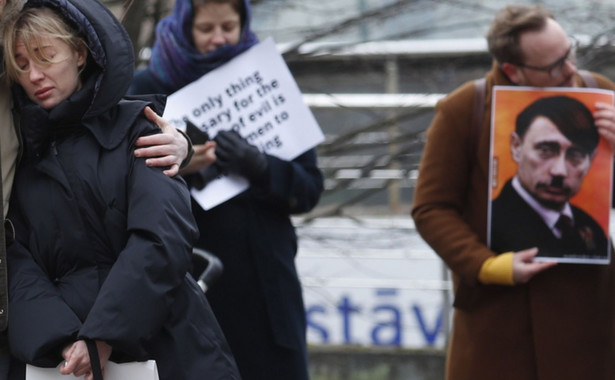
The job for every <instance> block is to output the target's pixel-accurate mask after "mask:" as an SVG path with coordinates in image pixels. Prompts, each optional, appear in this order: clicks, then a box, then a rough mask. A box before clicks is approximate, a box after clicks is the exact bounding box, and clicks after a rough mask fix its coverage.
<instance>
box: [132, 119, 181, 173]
mask: <svg viewBox="0 0 615 380" xmlns="http://www.w3.org/2000/svg"><path fill="white" fill-rule="evenodd" d="M143 112H144V113H145V116H146V117H147V118H148V119H149V120H150V121H151V122H153V123H154V124H156V125H157V126H158V127H159V128H160V129H161V130H162V133H159V134H156V135H151V136H143V137H139V138H138V139H137V142H136V145H137V146H146V148H139V149H136V150H135V157H146V158H148V159H147V160H145V164H146V165H147V166H159V167H167V166H168V167H169V168H168V169H167V170H165V171H164V174H166V175H168V176H169V177H172V176H174V175H176V174H177V172H178V171H179V166H180V165H181V163H182V161H183V160H184V159H185V158H186V157H187V156H188V141H187V140H186V138H185V137H184V136H183V135H182V134H181V133H179V132H178V131H177V129H175V128H174V127H173V126H172V125H171V123H169V122H168V121H166V120H165V119H163V118H161V117H160V116H158V115H157V114H156V113H155V112H154V111H152V109H151V108H149V107H145V109H144V111H143Z"/></svg>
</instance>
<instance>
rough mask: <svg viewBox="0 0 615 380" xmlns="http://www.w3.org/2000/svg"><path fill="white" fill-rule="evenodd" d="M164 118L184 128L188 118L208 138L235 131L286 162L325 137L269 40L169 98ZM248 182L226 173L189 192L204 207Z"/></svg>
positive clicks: (246, 184) (245, 186) (234, 192)
mask: <svg viewBox="0 0 615 380" xmlns="http://www.w3.org/2000/svg"><path fill="white" fill-rule="evenodd" d="M163 116H164V118H166V119H167V120H169V121H170V122H172V123H173V124H174V125H175V126H177V127H178V128H182V129H184V128H185V122H184V120H186V119H187V120H190V121H191V122H192V123H193V124H195V125H196V126H197V127H199V128H200V129H201V130H203V131H204V132H207V133H208V134H209V136H210V137H212V138H213V137H215V135H216V134H217V133H218V132H219V131H221V130H235V131H237V132H239V134H240V135H241V136H243V137H244V138H245V139H246V140H247V141H248V142H249V143H250V144H252V145H254V146H256V147H258V148H259V150H261V151H262V152H266V153H267V154H271V155H273V156H276V157H279V158H281V159H284V160H292V159H294V158H295V157H297V156H299V155H300V154H301V153H304V152H305V151H307V150H308V149H311V148H313V147H315V146H316V145H318V144H319V143H320V142H322V141H323V140H324V136H323V134H322V131H321V130H320V127H319V126H318V124H317V123H316V120H315V119H314V116H313V115H312V113H311V111H310V109H309V108H308V107H307V105H306V104H305V103H304V102H303V98H302V96H301V92H300V91H299V88H298V87H297V84H296V83H295V81H294V79H293V77H292V75H291V73H290V71H289V70H288V67H287V66H286V63H285V62H284V60H283V58H282V56H281V55H280V54H279V53H278V51H277V50H276V47H275V44H274V42H273V39H271V38H269V39H267V40H265V41H264V42H261V43H260V44H258V45H256V46H254V47H252V48H251V49H250V50H248V51H246V52H245V53H243V54H241V55H239V56H237V57H236V58H235V59H233V60H232V61H230V62H229V63H227V64H225V65H224V66H221V67H219V68H218V69H216V70H213V71H211V72H209V73H207V74H206V75H204V76H203V77H202V78H201V79H199V80H197V81H195V82H193V83H191V84H189V85H188V86H186V87H184V88H182V89H181V90H179V91H177V92H175V93H174V94H172V95H171V96H169V97H168V100H167V107H166V110H165V112H164V115H163ZM248 186H249V184H248V181H247V180H246V179H245V178H242V177H239V176H236V175H228V176H222V177H220V178H218V179H215V180H213V181H212V182H210V183H209V184H208V185H207V186H206V187H205V188H203V189H202V190H192V195H193V197H194V198H195V199H196V200H197V201H198V202H199V204H200V205H201V207H203V208H204V209H205V210H208V209H210V208H212V207H214V206H216V205H218V204H220V203H222V202H224V201H226V200H228V199H230V198H232V197H234V196H235V195H237V194H239V193H241V192H242V191H244V190H246V189H247V188H248Z"/></svg>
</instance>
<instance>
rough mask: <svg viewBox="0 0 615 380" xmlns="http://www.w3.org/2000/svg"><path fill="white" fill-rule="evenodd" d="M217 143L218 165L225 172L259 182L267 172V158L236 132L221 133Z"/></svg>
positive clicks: (218, 135)
mask: <svg viewBox="0 0 615 380" xmlns="http://www.w3.org/2000/svg"><path fill="white" fill-rule="evenodd" d="M214 141H215V142H216V164H217V165H218V166H219V167H220V169H222V171H223V172H225V173H226V172H228V173H237V174H239V175H241V176H243V177H246V178H247V179H249V180H250V181H257V180H259V179H261V178H262V177H263V175H264V174H265V173H266V172H267V165H268V163H267V157H266V156H265V155H264V154H263V153H261V152H260V151H259V150H258V148H257V147H255V146H254V145H250V143H248V142H247V141H246V140H245V139H244V138H243V137H241V135H240V134H239V133H237V132H236V131H220V132H218V134H217V135H216V137H215V138H214Z"/></svg>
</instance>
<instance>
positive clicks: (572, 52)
mask: <svg viewBox="0 0 615 380" xmlns="http://www.w3.org/2000/svg"><path fill="white" fill-rule="evenodd" d="M578 48H579V41H577V40H576V39H575V38H574V37H570V47H569V48H568V51H567V52H566V54H565V55H564V56H563V57H562V58H560V59H558V60H557V61H555V62H553V63H552V64H550V65H547V66H543V67H538V66H531V65H526V64H524V63H517V64H515V66H519V67H523V68H526V69H532V70H538V71H544V72H546V73H548V74H549V76H550V77H551V78H557V77H559V76H560V75H561V74H562V71H564V65H565V64H566V61H570V62H572V63H573V64H576V62H577V49H578Z"/></svg>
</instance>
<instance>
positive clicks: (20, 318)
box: [8, 0, 239, 380]
mask: <svg viewBox="0 0 615 380" xmlns="http://www.w3.org/2000/svg"><path fill="white" fill-rule="evenodd" d="M29 5H30V6H36V5H45V6H50V7H52V8H56V9H58V10H59V11H60V12H61V13H62V14H63V15H64V16H65V17H68V18H70V20H72V21H73V22H74V23H75V24H76V25H78V26H79V27H80V29H81V30H82V31H83V32H84V33H85V34H86V36H87V37H88V46H89V49H90V54H91V57H90V59H89V61H88V63H87V67H86V69H85V72H84V74H83V76H84V78H85V79H84V83H83V87H82V89H81V90H79V91H78V92H76V93H75V94H73V95H72V96H71V97H69V98H68V99H66V100H64V101H63V102H61V103H60V104H59V105H57V106H56V107H54V108H53V109H51V110H44V109H43V108H41V107H39V106H37V105H35V104H33V103H32V102H31V101H29V100H27V99H26V98H25V96H24V94H23V93H22V92H21V91H19V89H17V88H16V96H15V98H16V100H18V101H19V105H20V111H21V115H22V117H21V120H20V123H21V127H22V131H23V134H24V142H25V149H26V150H25V156H24V159H23V160H22V164H21V166H20V168H19V170H18V174H17V176H16V178H15V186H14V193H13V198H12V201H11V207H10V217H11V219H12V220H13V221H14V223H15V230H16V237H17V241H16V243H14V244H13V245H12V246H11V247H10V251H9V254H8V256H9V292H10V295H9V299H10V304H9V308H10V311H11V312H10V317H9V319H10V320H9V341H10V346H11V350H12V353H13V354H14V355H15V356H16V357H17V358H18V359H20V360H22V361H25V362H28V363H32V364H35V365H39V366H56V365H58V363H59V362H60V361H61V360H62V357H61V351H62V349H63V348H64V347H65V346H66V345H67V344H70V343H71V342H73V341H74V340H75V339H95V340H102V341H105V342H107V343H108V344H110V345H111V346H112V348H113V353H112V358H111V359H112V360H117V361H124V360H145V359H155V360H156V361H157V363H158V369H159V373H160V378H161V379H165V380H171V379H173V380H177V379H185V380H189V379H190V380H196V379H203V378H207V379H225V380H226V379H239V375H238V372H237V369H236V365H235V362H234V360H233V358H232V355H231V354H230V349H229V347H228V345H227V344H226V341H225V340H224V337H223V334H222V332H221V330H220V328H219V326H218V324H217V322H216V320H215V318H214V316H213V313H212V311H211V309H210V307H209V305H208V302H207V300H206V298H205V297H204V294H203V293H202V292H201V290H200V288H199V287H198V285H196V283H195V281H194V280H193V279H192V278H191V276H190V275H189V274H188V272H189V270H190V266H191V257H192V255H191V252H192V244H193V242H194V240H195V239H196V237H197V229H196V225H195V222H194V218H193V216H192V213H191V210H190V203H189V193H188V189H187V187H186V185H185V182H184V181H183V180H182V179H181V178H179V177H177V178H168V177H167V176H166V175H164V174H163V173H162V171H161V170H160V169H152V168H149V167H147V166H146V165H145V162H144V160H143V159H137V158H135V157H134V155H133V149H134V142H135V140H136V139H137V138H138V137H139V136H142V135H147V134H152V133H156V130H157V128H156V127H155V126H154V125H152V124H151V123H150V122H149V121H147V120H146V119H145V118H144V116H143V108H144V106H146V105H147V104H148V103H146V102H144V101H140V100H132V101H124V100H120V99H121V97H122V94H124V92H125V90H126V88H127V86H128V85H129V83H130V79H131V77H132V70H133V60H132V53H131V52H132V46H131V45H130V41H129V40H128V37H127V35H126V34H125V32H124V31H123V30H122V29H121V27H120V25H119V22H117V21H116V20H115V19H114V18H113V16H112V15H111V14H110V13H109V11H108V10H107V9H106V8H105V7H104V6H103V5H102V4H100V3H98V2H97V1H92V0H54V1H52V0H33V1H30V3H29ZM158 111H160V110H158Z"/></svg>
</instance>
